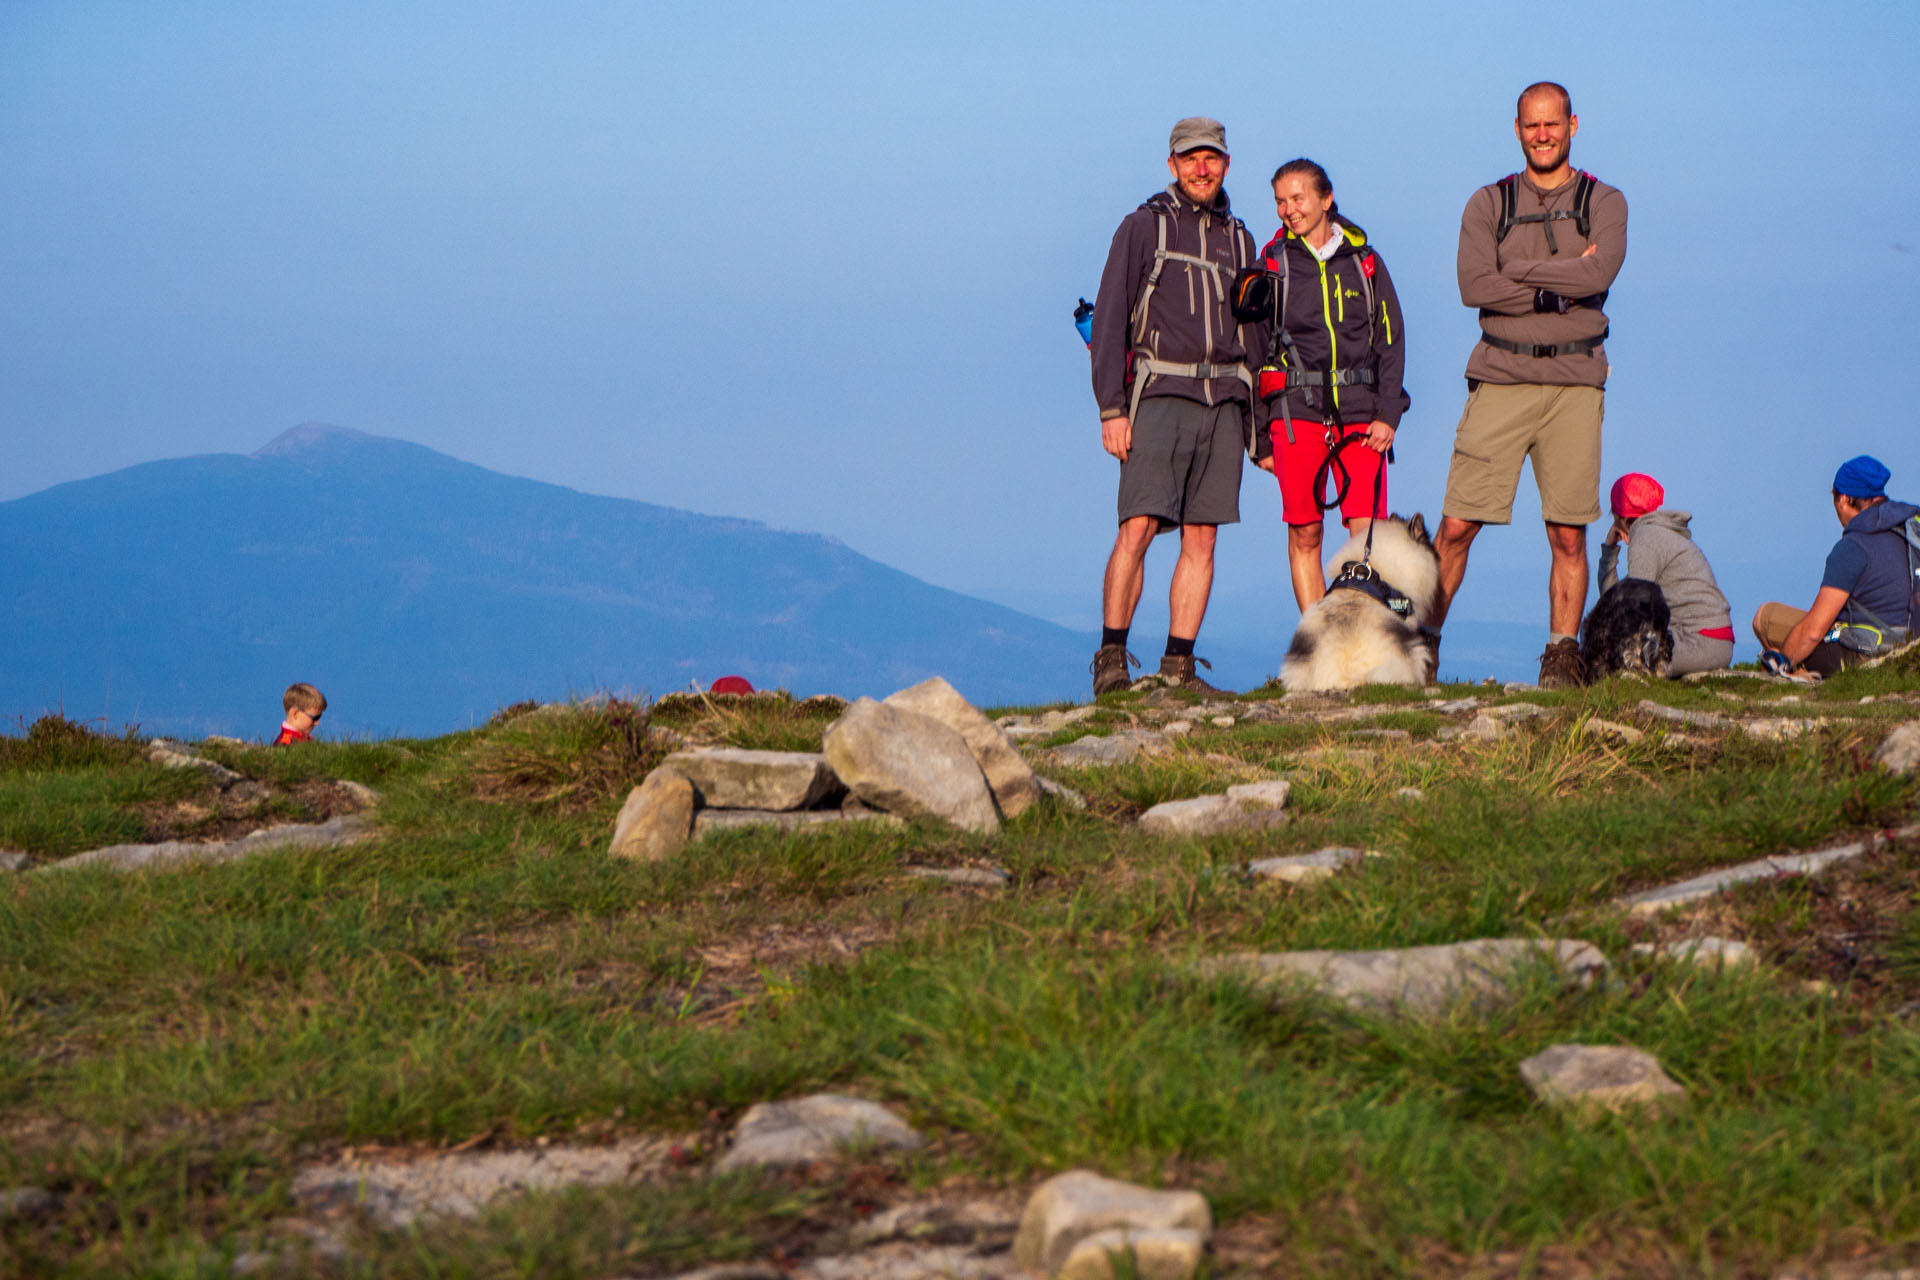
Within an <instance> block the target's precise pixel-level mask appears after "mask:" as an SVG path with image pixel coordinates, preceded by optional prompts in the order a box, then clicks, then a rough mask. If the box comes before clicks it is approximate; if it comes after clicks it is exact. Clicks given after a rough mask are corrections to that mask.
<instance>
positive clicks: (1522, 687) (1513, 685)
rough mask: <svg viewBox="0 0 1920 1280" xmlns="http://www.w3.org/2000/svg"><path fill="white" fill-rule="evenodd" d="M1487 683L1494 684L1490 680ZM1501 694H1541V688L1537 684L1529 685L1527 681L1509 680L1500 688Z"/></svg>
mask: <svg viewBox="0 0 1920 1280" xmlns="http://www.w3.org/2000/svg"><path fill="white" fill-rule="evenodd" d="M1487 683H1489V684H1491V683H1493V682H1492V681H1491V680H1489V681H1488V682H1487ZM1500 692H1502V693H1538V692H1540V686H1539V685H1537V684H1528V683H1527V682H1526V681H1525V680H1509V681H1507V682H1506V683H1505V684H1503V685H1501V686H1500Z"/></svg>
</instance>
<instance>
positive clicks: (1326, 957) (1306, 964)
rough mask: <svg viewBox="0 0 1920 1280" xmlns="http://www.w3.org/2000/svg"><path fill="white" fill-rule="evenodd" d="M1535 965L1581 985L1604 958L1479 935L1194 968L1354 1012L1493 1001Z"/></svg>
mask: <svg viewBox="0 0 1920 1280" xmlns="http://www.w3.org/2000/svg"><path fill="white" fill-rule="evenodd" d="M1538 965H1547V966H1551V967H1552V968H1553V969H1555V970H1556V971H1557V972H1558V973H1559V974H1560V975H1561V976H1562V977H1564V978H1566V979H1568V980H1569V981H1572V982H1575V983H1578V984H1580V985H1583V986H1584V985H1586V984H1587V983H1589V982H1591V981H1592V980H1593V979H1594V977H1595V976H1596V975H1597V974H1599V973H1600V972H1601V971H1602V970H1603V969H1605V968H1606V965H1607V958H1606V957H1605V956H1603V955H1601V954H1600V951H1599V949H1598V948H1596V947H1594V946H1593V945H1592V944H1590V943H1586V942H1578V941H1571V940H1560V939H1535V938H1480V939H1476V940H1475V941H1472V942H1455V943H1448V944H1446V945H1443V946H1430V947H1405V948H1401V949H1398V950H1390V951H1282V952H1275V953H1268V954H1265V955H1262V954H1258V953H1255V952H1250V951H1248V952H1240V953H1237V954H1234V955H1225V956H1216V957H1214V958H1212V959H1208V960H1203V961H1201V962H1200V963H1199V964H1198V965H1196V966H1195V967H1194V970H1193V972H1194V973H1195V975H1196V976H1198V977H1200V978H1203V979H1215V978H1238V979H1240V980H1242V981H1244V982H1245V983H1246V984H1247V985H1248V986H1249V987H1250V988H1252V989H1253V990H1254V991H1255V992H1259V993H1267V994H1271V995H1272V996H1273V997H1274V998H1275V1000H1276V1002H1279V1001H1284V1000H1287V999H1289V998H1291V997H1293V996H1295V995H1297V994H1298V993H1299V992H1300V991H1302V990H1308V991H1314V992H1318V993H1319V994H1321V995H1325V996H1328V997H1330V998H1332V999H1335V1000H1338V1001H1340V1002H1342V1003H1343V1004H1346V1005H1348V1006H1350V1007H1353V1008H1357V1009H1388V1010H1394V1011H1405V1012H1409V1013H1432V1012H1437V1011H1439V1010H1441V1009H1443V1008H1445V1007H1446V1006H1448V1005H1449V1004H1452V1003H1454V1002H1455V1001H1456V1000H1460V999H1463V998H1471V999H1473V1000H1475V1001H1476V1002H1485V1001H1488V1000H1496V999H1499V998H1501V997H1503V996H1504V995H1506V994H1507V991H1508V989H1509V986H1510V984H1511V982H1512V980H1513V978H1514V977H1515V975H1516V974H1518V973H1520V972H1522V971H1524V970H1525V969H1526V968H1528V967H1529V966H1538Z"/></svg>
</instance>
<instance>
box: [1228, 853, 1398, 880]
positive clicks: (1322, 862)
mask: <svg viewBox="0 0 1920 1280" xmlns="http://www.w3.org/2000/svg"><path fill="white" fill-rule="evenodd" d="M1366 856H1367V852H1366V850H1364V849H1351V848H1346V847H1341V846H1335V847H1332V848H1327V849H1317V850H1315V851H1314V852H1312V853H1296V854H1292V855H1290V856H1287V857H1284V858H1260V859H1258V860H1256V861H1254V862H1249V863H1248V864H1247V873H1248V874H1249V875H1254V876H1258V877H1259V878H1261V879H1262V880H1285V881H1286V882H1288V883H1289V884H1313V883H1315V882H1316V881H1320V880H1327V879H1331V878H1332V876H1333V874H1334V872H1336V871H1342V870H1345V869H1346V868H1348V867H1351V866H1357V865H1358V864H1359V863H1360V861H1361V860H1362V859H1363V858H1365V857H1366ZM1376 856H1377V855H1376Z"/></svg>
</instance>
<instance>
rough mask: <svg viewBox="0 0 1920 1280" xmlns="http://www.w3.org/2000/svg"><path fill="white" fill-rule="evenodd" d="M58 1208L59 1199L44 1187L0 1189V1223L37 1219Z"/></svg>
mask: <svg viewBox="0 0 1920 1280" xmlns="http://www.w3.org/2000/svg"><path fill="white" fill-rule="evenodd" d="M59 1207H60V1197H59V1196H57V1195H55V1194H54V1193H53V1192H51V1191H49V1190H47V1189H46V1188H45V1187H5V1188H0V1222H15V1221H23V1220H25V1219H27V1218H38V1217H41V1216H43V1215H45V1214H49V1213H52V1212H53V1211H54V1210H55V1209H58V1208H59Z"/></svg>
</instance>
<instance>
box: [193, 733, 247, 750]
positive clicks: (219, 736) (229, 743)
mask: <svg viewBox="0 0 1920 1280" xmlns="http://www.w3.org/2000/svg"><path fill="white" fill-rule="evenodd" d="M200 741H201V742H202V743H208V742H211V743H213V744H215V745H216V746H222V747H244V746H246V745H247V744H246V740H245V739H243V738H235V737H230V736H228V735H227V734H224V733H210V734H208V735H207V736H206V737H204V738H202V739H200Z"/></svg>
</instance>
